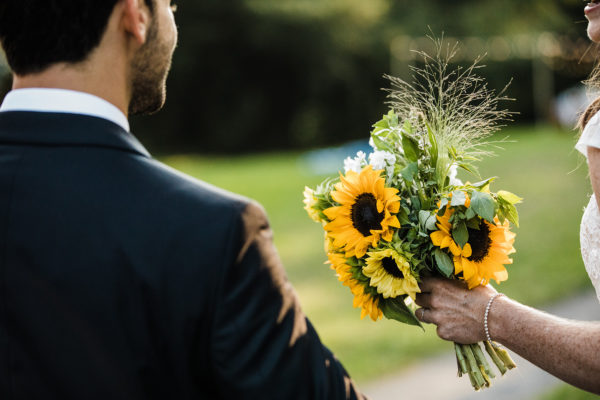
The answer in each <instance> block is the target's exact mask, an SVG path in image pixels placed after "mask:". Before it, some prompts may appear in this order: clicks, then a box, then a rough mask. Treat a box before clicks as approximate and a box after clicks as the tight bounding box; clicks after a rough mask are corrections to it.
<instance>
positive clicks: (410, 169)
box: [400, 162, 419, 182]
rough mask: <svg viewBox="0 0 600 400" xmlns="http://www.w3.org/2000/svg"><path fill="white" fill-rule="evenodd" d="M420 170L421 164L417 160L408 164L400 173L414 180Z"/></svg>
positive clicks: (409, 180) (409, 179)
mask: <svg viewBox="0 0 600 400" xmlns="http://www.w3.org/2000/svg"><path fill="white" fill-rule="evenodd" d="M418 172H419V166H418V165H417V163H416V162H412V163H410V164H408V165H407V166H406V167H405V168H404V169H403V170H402V171H400V175H402V177H403V178H404V179H405V180H406V181H408V182H412V181H413V180H414V179H415V175H416V174H417V173H418Z"/></svg>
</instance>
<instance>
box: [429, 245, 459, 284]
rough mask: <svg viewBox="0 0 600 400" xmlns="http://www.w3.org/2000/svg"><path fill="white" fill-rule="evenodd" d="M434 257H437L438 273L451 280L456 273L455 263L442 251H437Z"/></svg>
mask: <svg viewBox="0 0 600 400" xmlns="http://www.w3.org/2000/svg"><path fill="white" fill-rule="evenodd" d="M433 256H434V257H435V263H436V265H437V269H438V271H440V273H441V274H442V275H443V276H445V277H446V278H450V277H451V276H452V274H453V273H454V263H453V262H452V260H451V259H450V256H448V254H446V252H444V251H443V250H441V249H435V250H434V251H433Z"/></svg>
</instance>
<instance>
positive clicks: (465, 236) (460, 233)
mask: <svg viewBox="0 0 600 400" xmlns="http://www.w3.org/2000/svg"><path fill="white" fill-rule="evenodd" d="M452 238H453V239H454V241H455V242H456V244H457V245H459V246H460V247H465V244H467V241H468V240H469V231H468V230H467V225H466V224H465V221H460V222H459V223H458V224H457V225H456V226H455V227H454V229H452Z"/></svg>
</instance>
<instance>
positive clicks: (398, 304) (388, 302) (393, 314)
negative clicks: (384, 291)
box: [379, 297, 425, 330]
mask: <svg viewBox="0 0 600 400" xmlns="http://www.w3.org/2000/svg"><path fill="white" fill-rule="evenodd" d="M379 307H380V308H381V311H382V312H383V315H384V316H385V317H386V318H387V319H393V320H396V321H399V322H402V323H405V324H409V325H415V326H420V327H421V329H423V330H425V328H423V325H421V321H419V320H418V319H417V317H416V316H415V312H414V311H413V309H412V308H411V307H409V306H407V305H406V303H405V302H404V298H403V297H396V298H393V299H392V298H390V299H383V300H382V301H380V302H379Z"/></svg>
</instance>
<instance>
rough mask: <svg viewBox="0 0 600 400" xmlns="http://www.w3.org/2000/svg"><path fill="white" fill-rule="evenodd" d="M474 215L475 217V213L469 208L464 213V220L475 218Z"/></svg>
mask: <svg viewBox="0 0 600 400" xmlns="http://www.w3.org/2000/svg"><path fill="white" fill-rule="evenodd" d="M475 215H477V214H476V213H475V211H473V209H472V208H471V207H469V208H467V212H466V213H465V218H466V219H469V220H470V219H472V218H473V217H475Z"/></svg>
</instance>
